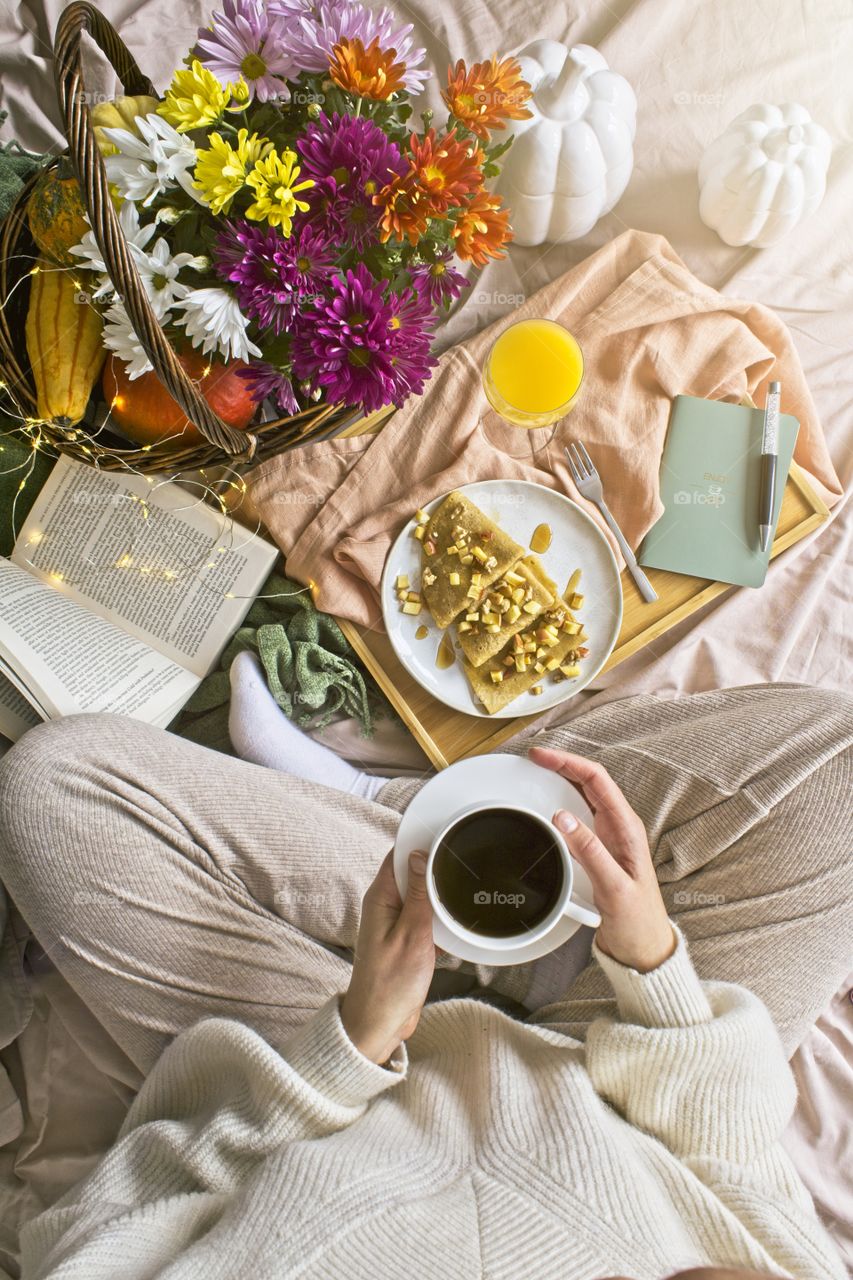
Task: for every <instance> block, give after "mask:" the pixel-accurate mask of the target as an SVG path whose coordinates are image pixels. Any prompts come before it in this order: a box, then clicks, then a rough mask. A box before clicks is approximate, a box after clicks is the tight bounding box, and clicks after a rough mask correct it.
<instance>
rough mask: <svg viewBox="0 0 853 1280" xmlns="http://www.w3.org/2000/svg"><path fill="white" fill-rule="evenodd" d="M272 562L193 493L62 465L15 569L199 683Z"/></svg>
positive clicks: (36, 510) (39, 503)
mask: <svg viewBox="0 0 853 1280" xmlns="http://www.w3.org/2000/svg"><path fill="white" fill-rule="evenodd" d="M277 555H278V551H277V548H276V547H274V546H273V545H272V544H271V543H269V542H267V541H265V540H264V539H263V538H258V537H255V536H254V535H252V534H251V533H250V531H249V530H248V529H245V528H244V527H243V526H242V525H240V524H237V523H236V522H235V521H234V520H232V519H230V518H229V517H226V516H224V515H221V514H219V513H218V512H216V511H215V510H214V509H213V508H211V507H210V506H209V505H208V504H207V503H203V502H201V501H200V497H199V493H198V491H197V490H186V489H184V488H182V487H181V486H179V485H176V484H172V483H170V482H168V481H154V482H149V481H148V480H147V479H146V478H144V477H141V476H135V475H129V474H125V473H124V472H121V473H118V474H113V473H111V472H104V471H98V470H97V469H96V468H95V467H91V466H84V465H83V464H82V463H79V462H75V461H74V460H73V459H70V458H66V457H64V458H60V460H59V461H58V462H57V464H56V466H55V467H54V469H53V472H52V473H51V476H50V478H49V480H48V481H47V483H46V484H45V486H44V488H43V489H42V491H41V493H40V494H39V497H38V498H37V500H36V502H35V505H34V506H33V508H32V510H31V511H30V513H29V515H28V517H27V519H26V521H25V522H24V526H23V528H22V529H21V532H20V534H19V536H18V540H17V542H16V543H15V549H14V551H13V553H12V560H13V561H14V563H15V564H18V565H21V566H22V567H23V568H26V569H27V570H29V572H31V573H33V574H35V575H37V576H38V577H39V578H41V579H42V581H44V582H47V583H48V584H49V585H50V586H51V587H54V586H57V587H59V588H60V589H61V591H62V593H63V595H64V596H66V597H67V598H68V599H70V600H74V601H76V602H77V603H78V604H81V605H83V606H84V607H85V608H86V609H88V610H90V611H91V612H93V613H97V614H98V615H99V616H100V617H102V618H106V619H107V620H108V621H110V622H112V623H113V624H115V625H116V626H120V627H121V628H122V630H123V631H126V632H127V633H128V635H131V636H134V637H135V638H136V639H138V640H143V641H145V643H146V644H149V645H151V646H152V648H154V649H156V650H157V651H158V652H159V653H161V654H162V655H163V656H164V657H166V658H168V659H169V660H170V661H171V662H176V663H180V665H181V666H183V667H186V668H187V670H188V671H192V672H193V674H194V675H196V676H199V677H201V676H204V675H206V674H207V672H208V671H209V670H210V669H211V668H212V667H213V666H214V664H215V663H216V660H217V659H218V657H219V654H220V653H221V652H222V650H223V648H224V647H225V645H226V644H227V642H228V640H229V639H230V637H231V636H232V635H233V633H234V631H235V630H236V629H237V627H238V626H239V625H240V623H241V622H242V621H243V618H244V617H245V615H246V613H247V611H248V609H249V606H250V605H251V603H252V600H253V598H254V596H255V595H256V594H257V592H258V590H259V588H260V587H261V586H262V584H263V582H264V581H265V579H266V577H267V574H268V573H269V571H270V569H271V568H272V566H273V563H274V562H275V559H276V556H277Z"/></svg>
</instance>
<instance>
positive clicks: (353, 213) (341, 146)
mask: <svg viewBox="0 0 853 1280" xmlns="http://www.w3.org/2000/svg"><path fill="white" fill-rule="evenodd" d="M296 146H297V149H298V151H299V153H300V156H301V158H302V169H303V172H304V174H305V176H306V177H308V178H313V180H314V183H315V186H314V188H313V190H312V191H311V194H310V200H311V207H312V210H313V211H314V213H315V214H319V215H321V216H322V218H323V220H324V222H325V224H326V226H327V227H328V228H329V230H330V231H331V232H332V233H333V234H334V235H335V236H336V238H339V239H341V240H343V241H344V242H346V243H349V244H353V245H355V246H356V247H358V246H360V245H361V244H363V243H364V241H365V240H366V239H367V238H368V237H369V236H372V235H373V233H374V231H375V229H376V226H377V224H378V222H379V218H380V217H381V210H380V209H379V207H378V206H377V205H375V204H374V203H373V197H374V195H375V194H376V192H377V191H379V190H381V188H382V187H384V186H385V184H386V183H387V182H390V180H391V178H392V177H393V176H394V174H403V173H405V172H406V169H407V165H406V162H405V161H404V160H403V157H402V156H401V154H400V148H399V147H398V146H397V145H396V143H394V142H391V140H390V139H389V138H388V136H387V135H386V134H385V133H383V131H382V130H381V129H380V128H379V126H378V125H377V124H374V122H373V121H372V120H367V119H364V118H361V117H353V116H339V115H338V114H337V112H335V113H334V114H333V115H332V116H331V117H328V116H326V115H321V116H320V117H319V119H318V120H316V121H312V122H311V123H310V124H309V125H308V126H307V128H306V130H305V133H304V134H303V135H302V137H301V138H299V139H298V140H297V143H296Z"/></svg>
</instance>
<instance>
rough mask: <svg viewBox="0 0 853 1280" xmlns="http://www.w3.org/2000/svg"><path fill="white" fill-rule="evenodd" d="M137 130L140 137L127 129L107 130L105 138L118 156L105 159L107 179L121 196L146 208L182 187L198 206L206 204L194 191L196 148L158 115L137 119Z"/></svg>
mask: <svg viewBox="0 0 853 1280" xmlns="http://www.w3.org/2000/svg"><path fill="white" fill-rule="evenodd" d="M136 128H137V129H138V130H139V132H140V134H141V135H142V136H141V137H137V136H136V134H133V133H130V132H129V131H128V130H127V129H107V128H105V129H104V134H105V136H106V137H107V138H109V140H110V142H112V143H113V145H114V146H116V147H118V149H119V154H118V155H110V156H106V158H105V159H104V164H105V165H106V169H107V177H108V178H109V180H110V182H112V183H114V184H115V186H116V188H117V189H118V191H119V193H120V195H123V196H124V197H125V199H127V200H135V201H136V203H137V204H141V205H143V206H146V205H149V204H151V201H152V200H153V199H154V198H155V196H159V195H162V194H163V192H164V191H168V190H169V188H170V187H174V186H176V185H177V186H180V187H183V189H184V191H186V193H187V195H190V196H192V198H193V200H195V201H196V202H197V203H198V204H203V203H204V202H203V200H202V198H201V195H200V194H199V192H198V191H195V190H194V189H193V185H192V173H191V170H192V169H193V167H194V165H195V162H196V150H195V146H194V144H193V143H192V142H191V141H190V139H189V138H188V137H187V136H186V134H181V133H178V131H177V130H176V129H173V128H172V126H171V125H170V124H169V123H168V122H167V121H166V120H164V119H163V117H162V116H158V115H157V114H156V113H152V114H151V115H148V116H137V118H136Z"/></svg>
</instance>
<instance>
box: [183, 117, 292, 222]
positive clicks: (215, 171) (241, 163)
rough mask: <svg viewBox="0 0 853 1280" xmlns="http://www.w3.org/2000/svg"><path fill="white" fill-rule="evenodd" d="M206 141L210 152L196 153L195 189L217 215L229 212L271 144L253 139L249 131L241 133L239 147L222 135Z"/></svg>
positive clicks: (254, 137)
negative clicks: (247, 177)
mask: <svg viewBox="0 0 853 1280" xmlns="http://www.w3.org/2000/svg"><path fill="white" fill-rule="evenodd" d="M207 141H208V144H209V146H208V149H207V150H206V151H197V152H196V165H195V171H194V172H195V180H194V182H193V186H194V187H195V189H196V191H200V192H201V194H202V196H203V197H204V200H205V202H206V203H207V204H208V205H209V206H210V208H211V209H212V210H213V212H214V213H215V214H217V215H218V214H220V213H227V212H228V210H229V209H230V208H231V201H232V200H233V199H234V197H235V196H236V194H237V192H238V191H240V190H242V188H243V187H244V186H245V185H246V175H247V173H248V171H249V170H250V169H251V168H252V167H253V166H254V165H256V164H257V162H258V161H259V160H260V159H261V158H262V157H263V156H265V155H266V154H267V152H268V151H269V150H270V147H271V146H272V143H270V142H266V141H265V140H264V139H263V138H259V137H258V135H257V134H256V133H253V134H252V136H251V138H250V137H249V130H248V129H241V130H240V131H239V132H238V134H237V145H236V146H232V145H231V143H230V142H228V141H226V139H225V138H223V137H222V134H221V133H211V134H209V135H208V139H207Z"/></svg>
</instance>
